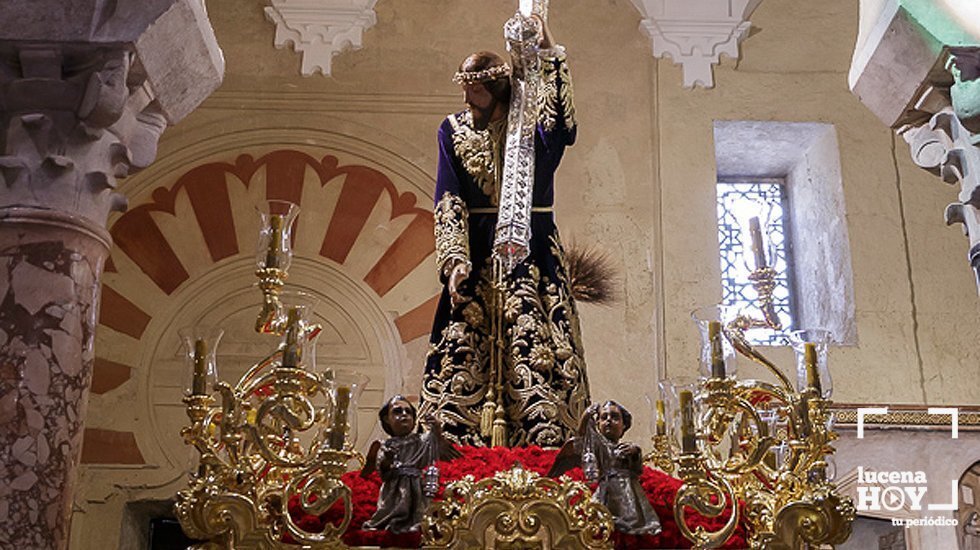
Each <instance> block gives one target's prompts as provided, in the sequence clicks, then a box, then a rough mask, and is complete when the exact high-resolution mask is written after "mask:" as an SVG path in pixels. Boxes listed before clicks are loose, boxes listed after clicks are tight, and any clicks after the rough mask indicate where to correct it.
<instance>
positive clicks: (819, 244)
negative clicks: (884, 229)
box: [714, 120, 857, 345]
mask: <svg viewBox="0 0 980 550" xmlns="http://www.w3.org/2000/svg"><path fill="white" fill-rule="evenodd" d="M714 142H715V164H716V167H717V174H718V178H717V181H719V182H721V183H720V184H719V188H718V210H719V213H718V220H719V243H720V244H721V247H720V249H721V268H722V279H723V280H722V281H721V286H722V287H723V289H722V296H723V297H724V301H723V303H751V302H754V298H755V290H754V289H752V286H751V284H750V283H749V282H748V279H747V278H748V274H749V268H748V267H747V266H746V265H745V262H743V261H742V259H741V253H742V242H741V239H742V237H741V235H740V228H738V224H737V223H736V220H737V219H738V218H739V217H740V216H742V214H740V213H739V212H740V210H739V209H740V208H742V207H740V206H738V204H740V203H742V202H743V201H744V202H745V203H746V204H750V205H753V206H754V205H755V204H757V203H761V204H765V205H771V206H769V207H768V209H769V210H770V211H771V212H772V215H771V216H770V217H771V219H772V221H773V222H775V223H770V224H769V230H770V231H774V232H775V233H773V235H772V236H773V241H775V244H777V245H779V246H778V247H777V252H776V254H775V262H774V266H773V267H774V268H775V269H776V270H777V272H779V274H780V280H781V282H780V286H779V287H778V288H777V290H776V291H775V293H774V298H775V299H776V307H777V311H778V312H779V315H780V318H781V320H782V321H783V331H784V333H785V332H788V331H790V330H794V329H797V328H823V329H826V330H829V331H830V332H831V334H833V340H834V342H835V343H837V344H845V345H854V344H856V343H857V328H856V323H855V314H854V290H853V289H854V282H853V276H852V273H851V253H850V245H849V244H848V238H847V217H846V209H845V206H844V189H843V182H842V178H841V165H840V154H839V152H838V149H839V147H838V144H837V132H836V131H835V130H834V127H833V126H832V125H830V124H822V123H816V122H776V121H750V120H728V121H724V120H717V121H715V123H714ZM763 210H765V209H763ZM723 211H724V213H723ZM727 212H730V213H731V214H730V215H728V214H725V213H727ZM753 267H754V263H753ZM751 305H752V306H754V303H752V304H751ZM751 311H752V308H750V312H751ZM755 313H758V309H755ZM746 337H748V338H749V339H750V341H752V342H753V343H756V344H762V345H779V344H782V343H784V342H785V339H784V338H785V337H784V336H781V335H776V334H774V333H773V332H772V331H765V330H752V331H749V332H747V333H746Z"/></svg>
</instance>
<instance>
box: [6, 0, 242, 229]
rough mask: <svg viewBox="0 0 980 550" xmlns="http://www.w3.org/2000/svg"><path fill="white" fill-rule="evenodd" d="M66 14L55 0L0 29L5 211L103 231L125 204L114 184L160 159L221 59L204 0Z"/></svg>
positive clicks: (212, 83)
mask: <svg viewBox="0 0 980 550" xmlns="http://www.w3.org/2000/svg"><path fill="white" fill-rule="evenodd" d="M70 8H71V9H68V8H66V7H65V6H64V5H63V2H60V1H59V0H41V1H40V2H28V1H25V0H14V1H13V2H12V5H11V6H7V7H5V8H4V17H5V20H6V22H9V23H12V24H8V25H4V28H3V29H2V30H0V189H3V192H2V193H0V209H7V208H12V207H28V208H39V209H50V210H55V211H61V212H64V213H66V214H70V215H73V216H76V217H78V218H81V219H84V220H88V221H89V222H92V223H95V224H98V225H100V226H104V225H105V222H106V218H107V216H108V214H109V212H111V211H113V210H122V209H124V208H125V205H126V200H125V198H124V197H123V196H121V195H120V194H118V193H116V192H115V191H114V190H115V188H116V179H117V178H120V177H124V176H126V175H128V174H129V173H131V172H134V171H136V170H139V169H141V168H144V167H146V166H147V165H149V164H150V163H151V162H152V161H153V159H154V158H155V157H156V148H157V141H158V139H159V137H160V134H161V133H162V132H163V130H164V129H165V128H166V127H167V125H168V124H173V123H175V122H177V121H178V120H180V119H181V118H183V117H184V116H186V115H187V114H188V113H189V112H190V111H191V110H193V109H194V108H195V107H196V106H197V105H199V104H200V103H201V101H203V100H204V99H205V98H206V97H207V96H208V95H210V93H211V92H212V91H214V89H215V88H217V86H218V85H219V84H220V83H221V79H222V75H223V72H224V61H223V59H222V57H221V51H220V50H219V49H218V46H217V43H216V42H215V39H214V35H213V33H212V31H211V28H210V25H209V22H208V20H207V14H206V13H205V12H204V8H203V5H202V4H201V2H199V1H194V0H149V1H148V2H146V3H143V4H141V6H140V8H141V9H136V7H135V6H132V5H129V3H115V2H108V3H107V2H100V1H97V0H80V1H74V2H71V3H70ZM39 12H44V13H51V14H52V17H51V18H50V19H48V18H38V17H36V14H37V13H39ZM72 16H74V17H72ZM78 19H83V20H84V23H85V24H84V25H83V24H80V23H81V22H80V21H79V20H78Z"/></svg>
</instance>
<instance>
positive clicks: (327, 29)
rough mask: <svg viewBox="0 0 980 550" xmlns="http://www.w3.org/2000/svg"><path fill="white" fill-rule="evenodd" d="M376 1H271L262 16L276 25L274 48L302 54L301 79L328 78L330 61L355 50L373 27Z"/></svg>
mask: <svg viewBox="0 0 980 550" xmlns="http://www.w3.org/2000/svg"><path fill="white" fill-rule="evenodd" d="M377 1H378V0H272V1H271V4H272V5H270V6H268V7H266V8H265V17H266V19H268V20H269V21H271V22H272V23H273V24H275V26H276V38H275V45H276V48H285V47H286V46H289V45H292V46H293V49H294V50H296V52H297V53H299V54H301V55H302V60H303V65H302V68H301V69H300V71H301V72H302V74H303V76H312V75H313V74H315V73H316V72H317V71H319V72H320V73H321V74H322V75H324V76H330V72H331V70H332V64H333V58H334V56H335V55H337V54H339V53H340V52H342V51H343V50H344V49H346V48H350V49H352V50H358V49H360V48H361V45H362V38H363V36H364V31H365V30H366V29H369V28H371V27H372V26H374V24H375V22H376V21H377V16H376V15H375V13H374V5H375V4H376V3H377Z"/></svg>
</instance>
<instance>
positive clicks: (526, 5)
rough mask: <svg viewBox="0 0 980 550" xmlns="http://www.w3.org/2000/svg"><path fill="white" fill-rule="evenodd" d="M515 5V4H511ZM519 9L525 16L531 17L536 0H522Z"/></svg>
mask: <svg viewBox="0 0 980 550" xmlns="http://www.w3.org/2000/svg"><path fill="white" fill-rule="evenodd" d="M511 5H512V6H513V4H511ZM519 6H520V7H519V8H518V10H519V11H520V12H521V15H523V16H524V17H530V16H531V13H532V12H533V11H534V0H520V4H519Z"/></svg>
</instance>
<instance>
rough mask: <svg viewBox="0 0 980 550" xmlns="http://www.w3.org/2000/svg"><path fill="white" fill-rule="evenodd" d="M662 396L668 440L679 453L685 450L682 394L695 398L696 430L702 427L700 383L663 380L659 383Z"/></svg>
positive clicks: (694, 419) (688, 380) (676, 378)
mask: <svg viewBox="0 0 980 550" xmlns="http://www.w3.org/2000/svg"><path fill="white" fill-rule="evenodd" d="M659 386H660V395H661V398H662V400H663V403H664V412H665V415H666V421H665V424H666V426H665V427H666V430H667V439H668V441H670V445H671V447H673V449H674V450H675V451H677V452H679V451H680V450H681V449H683V444H684V440H683V435H684V434H683V433H682V420H683V418H682V413H683V411H682V404H681V394H682V393H683V392H689V393H690V395H691V396H692V398H693V401H692V411H693V413H694V418H693V421H694V429H695V431H697V429H698V428H699V427H700V414H699V413H698V411H699V410H700V407H699V406H698V404H699V402H700V400H699V397H700V396H699V387H698V382H697V380H695V379H694V378H691V377H674V378H669V379H667V380H661V381H660V383H659Z"/></svg>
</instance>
